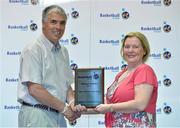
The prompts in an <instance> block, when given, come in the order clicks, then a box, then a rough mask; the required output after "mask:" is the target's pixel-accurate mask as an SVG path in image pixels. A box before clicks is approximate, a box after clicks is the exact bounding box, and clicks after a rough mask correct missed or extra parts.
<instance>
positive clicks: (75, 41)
mask: <svg viewBox="0 0 180 128" xmlns="http://www.w3.org/2000/svg"><path fill="white" fill-rule="evenodd" d="M71 43H72V44H73V45H76V44H78V43H79V40H78V38H77V37H75V36H74V37H72V38H71Z"/></svg>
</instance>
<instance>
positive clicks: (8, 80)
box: [5, 78, 19, 83]
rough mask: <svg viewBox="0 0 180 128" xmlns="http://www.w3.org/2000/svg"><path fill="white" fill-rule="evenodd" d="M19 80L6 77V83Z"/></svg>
mask: <svg viewBox="0 0 180 128" xmlns="http://www.w3.org/2000/svg"><path fill="white" fill-rule="evenodd" d="M18 81H19V79H18V78H5V82H6V83H17V82H18Z"/></svg>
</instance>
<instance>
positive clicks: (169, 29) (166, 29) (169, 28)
mask: <svg viewBox="0 0 180 128" xmlns="http://www.w3.org/2000/svg"><path fill="white" fill-rule="evenodd" d="M163 30H164V32H170V31H171V26H170V25H168V24H166V25H164V27H163Z"/></svg>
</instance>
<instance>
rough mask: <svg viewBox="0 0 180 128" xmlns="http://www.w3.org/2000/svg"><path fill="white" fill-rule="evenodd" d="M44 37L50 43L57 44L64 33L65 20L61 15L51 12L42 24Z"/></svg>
mask: <svg viewBox="0 0 180 128" xmlns="http://www.w3.org/2000/svg"><path fill="white" fill-rule="evenodd" d="M42 25H43V26H42V28H43V33H44V35H45V36H46V37H47V38H48V39H49V40H50V41H51V42H52V43H58V42H59V40H60V38H61V37H62V36H63V34H64V31H65V25H66V19H65V17H64V16H63V15H60V14H59V13H56V12H51V13H50V14H49V15H48V18H47V20H45V21H43V24H42Z"/></svg>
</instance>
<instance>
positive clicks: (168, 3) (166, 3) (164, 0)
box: [163, 0, 171, 6]
mask: <svg viewBox="0 0 180 128" xmlns="http://www.w3.org/2000/svg"><path fill="white" fill-rule="evenodd" d="M163 3H164V5H165V6H170V5H171V0H163Z"/></svg>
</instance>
